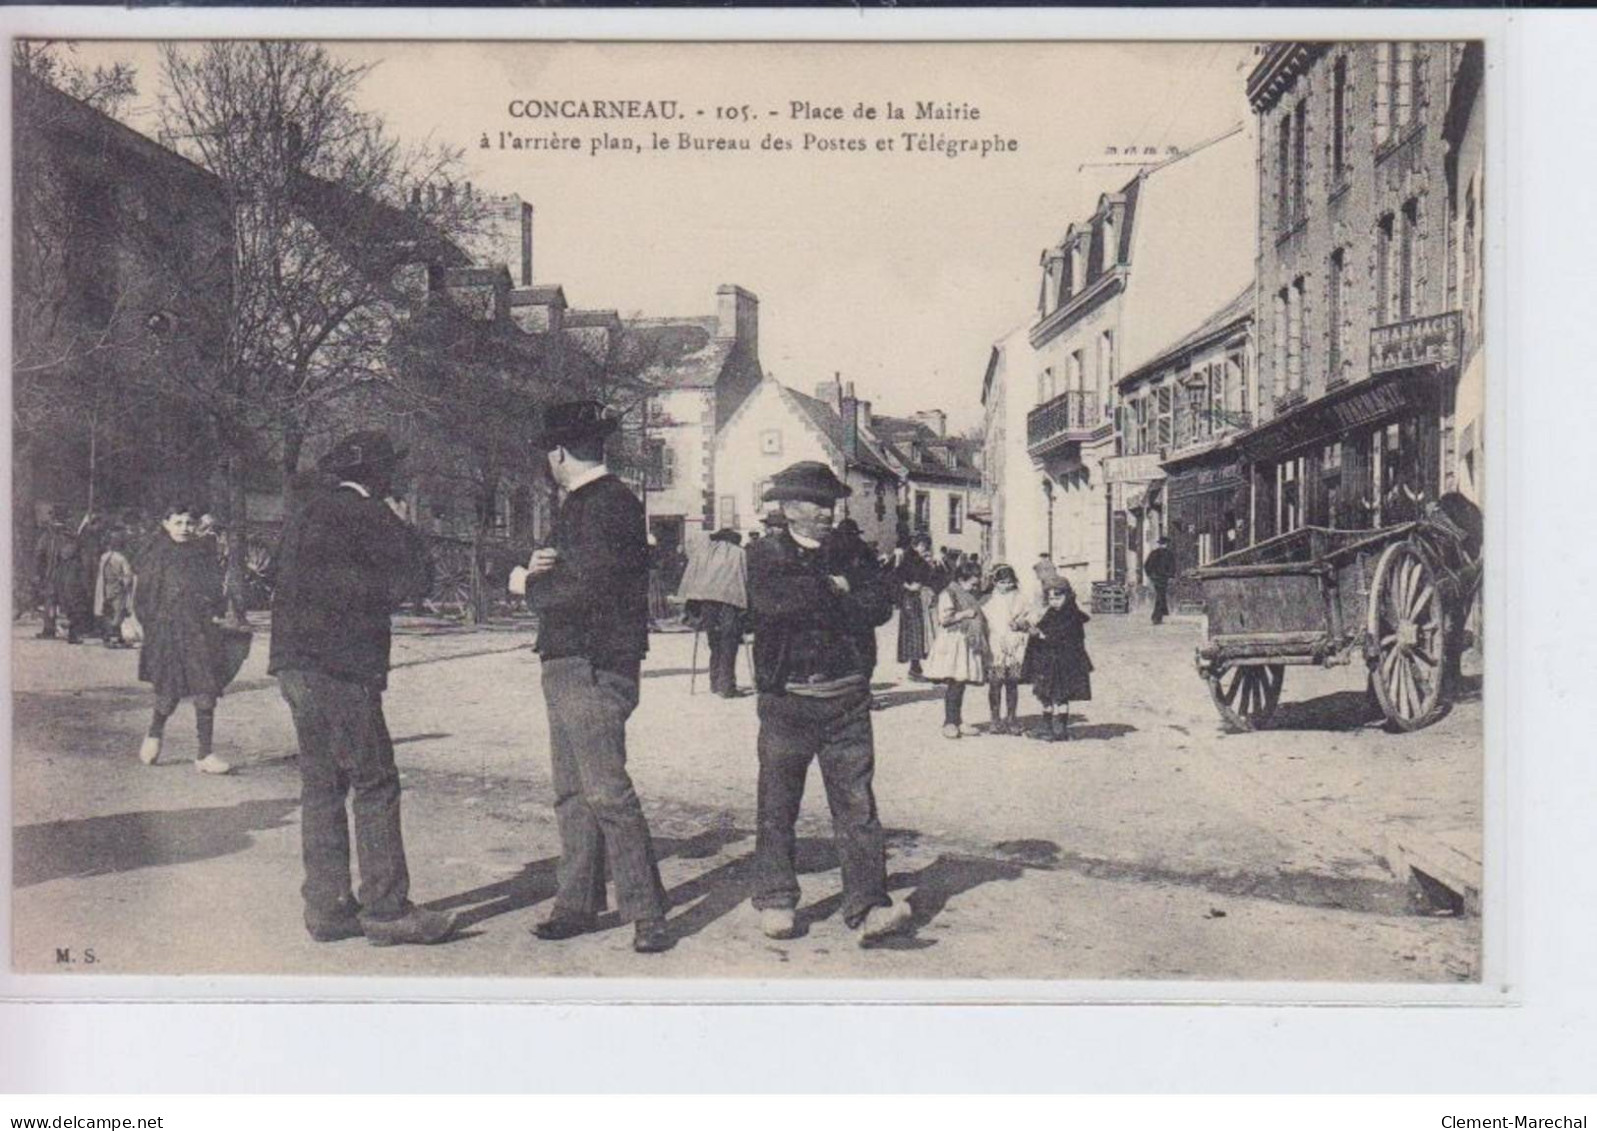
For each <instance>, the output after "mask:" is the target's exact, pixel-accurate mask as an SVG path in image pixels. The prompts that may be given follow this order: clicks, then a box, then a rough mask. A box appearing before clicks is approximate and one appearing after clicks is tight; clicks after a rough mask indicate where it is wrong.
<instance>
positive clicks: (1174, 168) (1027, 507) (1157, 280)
mask: <svg viewBox="0 0 1597 1131" xmlns="http://www.w3.org/2000/svg"><path fill="white" fill-rule="evenodd" d="M1247 129H1248V127H1245V126H1238V127H1237V128H1236V129H1234V130H1232V131H1230V132H1229V133H1226V134H1223V135H1221V136H1220V137H1218V138H1215V139H1213V140H1212V141H1209V142H1205V143H1204V144H1203V145H1200V146H1197V147H1196V148H1194V149H1192V150H1190V151H1188V152H1186V153H1183V154H1180V155H1178V156H1176V157H1172V158H1170V159H1169V160H1167V161H1164V162H1161V163H1160V164H1157V165H1153V166H1150V167H1149V168H1146V169H1143V170H1141V171H1140V172H1139V173H1138V174H1137V175H1136V176H1135V177H1133V178H1132V179H1131V180H1130V181H1128V182H1127V183H1126V184H1125V185H1124V186H1123V187H1122V188H1121V189H1120V191H1118V192H1113V193H1105V194H1104V195H1103V196H1101V197H1100V198H1099V201H1098V205H1097V208H1096V209H1095V210H1094V212H1093V214H1092V215H1091V216H1089V217H1086V218H1084V219H1082V220H1079V221H1077V222H1075V223H1072V224H1071V225H1070V226H1069V228H1068V230H1067V231H1066V233H1065V236H1064V238H1063V239H1062V240H1061V241H1060V242H1059V243H1058V244H1056V245H1054V246H1053V247H1050V248H1048V249H1047V250H1046V251H1044V253H1043V256H1042V262H1041V267H1042V282H1041V287H1040V292H1039V295H1038V307H1037V317H1036V320H1035V321H1034V322H1033V323H1032V325H1031V327H1030V329H1029V330H1028V331H1027V333H1026V334H1025V336H1024V342H1025V343H1026V344H1029V346H1030V347H1031V351H1032V352H1031V354H1030V357H1029V359H1028V357H1027V354H1026V350H1025V348H1024V345H1023V344H1022V341H1021V336H1020V335H1018V334H1012V335H1010V336H1009V337H1007V338H1005V339H1004V340H1003V341H1001V342H1000V343H998V344H997V345H995V349H994V354H993V356H992V358H990V361H989V365H988V373H987V375H986V377H985V378H984V384H985V385H987V386H988V387H989V389H988V394H987V398H986V399H987V401H988V402H995V401H996V398H995V397H994V395H993V393H992V389H991V387H992V386H993V385H994V383H995V382H998V383H999V385H1000V390H1001V394H1002V400H1003V402H1004V405H1005V408H1004V420H1003V422H1002V428H1001V429H998V430H999V431H1001V432H1002V434H1003V437H1004V457H1003V464H1004V466H1003V471H1002V476H1003V481H1004V486H1003V494H1004V499H1003V501H1002V503H999V502H997V501H996V500H995V503H994V506H995V509H996V508H997V507H999V506H1002V507H1003V509H1004V511H1005V523H1004V530H1003V539H1002V550H1001V551H1000V552H1001V553H1003V554H1004V555H1005V556H1007V557H1009V558H1010V559H1012V560H1014V561H1016V562H1030V561H1034V560H1035V558H1036V556H1037V555H1038V554H1039V553H1047V554H1048V555H1049V556H1050V557H1051V558H1052V559H1053V560H1054V562H1055V564H1056V566H1057V567H1058V568H1059V570H1060V572H1062V573H1063V574H1064V575H1065V576H1066V577H1068V578H1069V579H1070V580H1071V581H1072V582H1073V583H1074V584H1075V585H1076V587H1077V588H1078V590H1081V591H1082V592H1083V593H1085V592H1086V590H1087V587H1089V586H1090V584H1091V583H1092V582H1094V581H1102V580H1124V579H1125V576H1126V542H1127V530H1126V528H1125V522H1124V518H1123V516H1124V514H1125V511H1124V509H1123V508H1122V509H1120V510H1118V511H1117V509H1116V508H1115V506H1114V505H1113V504H1114V500H1113V497H1112V492H1111V491H1110V490H1109V487H1110V486H1111V485H1110V484H1107V483H1106V481H1105V472H1104V461H1105V460H1106V459H1111V458H1113V457H1114V456H1115V455H1116V452H1117V436H1116V429H1115V419H1116V411H1117V410H1118V408H1119V404H1118V397H1117V393H1116V385H1117V382H1118V380H1119V377H1120V375H1121V374H1122V373H1123V372H1127V371H1129V370H1131V369H1134V368H1136V367H1138V366H1140V365H1142V364H1143V363H1144V362H1146V361H1148V360H1149V359H1151V358H1153V357H1155V356H1157V355H1158V353H1159V352H1160V351H1161V350H1162V349H1164V348H1167V347H1168V346H1169V345H1170V343H1171V342H1173V341H1175V340H1176V339H1177V338H1179V337H1180V336H1181V335H1182V334H1184V333H1187V332H1189V331H1190V330H1191V328H1192V327H1193V326H1195V325H1197V324H1198V323H1199V322H1201V321H1202V320H1203V319H1204V318H1205V317H1207V316H1208V315H1209V314H1211V313H1212V312H1213V311H1214V310H1216V309H1217V308H1219V307H1220V306H1221V305H1222V304H1223V303H1225V302H1226V301H1227V300H1228V299H1230V298H1232V297H1233V296H1235V295H1236V294H1237V293H1238V292H1239V291H1241V290H1242V289H1243V288H1244V287H1246V286H1247V285H1248V283H1249V281H1250V280H1251V279H1252V275H1253V269H1254V254H1255V242H1254V241H1255V232H1254V229H1255V217H1256V211H1257V210H1256V205H1255V201H1256V199H1257V185H1256V176H1255V170H1254V147H1253V142H1252V139H1251V137H1250V136H1249V135H1248V133H1247ZM1028 360H1029V363H1030V364H1029V367H1028V365H1027V364H1026V362H1027V361H1028ZM1028 368H1029V369H1030V372H1029V373H1027V369H1028ZM1026 401H1029V402H1030V403H1029V406H1027V411H1025V413H1024V426H1023V428H1019V427H1017V424H1018V422H1019V416H1020V412H1021V406H1022V404H1024V403H1025V402H1026ZM991 416H992V410H991V409H989V418H990V419H989V429H988V432H989V435H990V436H991V435H992V434H993V433H994V431H995V428H994V424H995V423H996V422H995V421H994V420H992V419H991ZM1022 432H1023V434H1024V435H1023V438H1024V450H1025V455H1026V458H1025V459H1024V460H1021V459H1018V458H1016V457H1017V455H1018V452H1017V451H1016V440H1017V437H1018V435H1019V434H1020V433H1022ZM989 455H990V456H991V453H989ZM1117 514H1119V515H1120V516H1122V517H1121V518H1120V519H1119V520H1118V521H1117V520H1116V518H1115V516H1116V515H1117Z"/></svg>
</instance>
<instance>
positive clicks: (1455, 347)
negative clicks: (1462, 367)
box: [1370, 310, 1464, 374]
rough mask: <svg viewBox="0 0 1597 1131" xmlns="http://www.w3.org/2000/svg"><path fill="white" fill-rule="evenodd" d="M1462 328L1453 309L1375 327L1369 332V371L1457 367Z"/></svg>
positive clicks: (1382, 371)
mask: <svg viewBox="0 0 1597 1131" xmlns="http://www.w3.org/2000/svg"><path fill="white" fill-rule="evenodd" d="M1463 327H1464V322H1463V319H1462V317H1460V315H1459V312H1458V311H1456V310H1449V311H1448V312H1447V313H1445V314H1430V315H1427V316H1425V317H1423V318H1410V319H1409V320H1408V321H1406V322H1394V323H1392V324H1391V325H1390V326H1377V327H1375V329H1373V330H1371V331H1370V372H1371V373H1372V374H1375V373H1390V372H1392V371H1394V370H1398V369H1413V368H1414V367H1416V366H1420V365H1440V366H1444V367H1445V366H1449V365H1457V364H1458V358H1459V352H1460V348H1459V347H1460V342H1461V341H1462V339H1463Z"/></svg>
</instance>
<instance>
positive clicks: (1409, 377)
mask: <svg viewBox="0 0 1597 1131" xmlns="http://www.w3.org/2000/svg"><path fill="white" fill-rule="evenodd" d="M1442 372H1443V369H1442V368H1441V367H1439V366H1430V365H1427V366H1417V367H1415V368H1412V369H1401V370H1396V371H1393V372H1390V373H1382V374H1379V375H1377V376H1375V377H1370V378H1367V379H1366V380H1363V381H1357V382H1355V383H1353V384H1351V385H1346V386H1343V387H1342V388H1340V389H1336V390H1333V391H1332V392H1329V393H1327V394H1325V396H1323V397H1316V398H1315V399H1314V400H1312V401H1307V402H1305V403H1303V404H1300V405H1297V406H1296V407H1293V408H1290V409H1288V410H1287V411H1286V412H1284V413H1282V414H1281V415H1279V416H1277V417H1276V418H1275V419H1274V420H1271V421H1269V422H1268V423H1265V424H1261V425H1260V426H1259V427H1257V428H1255V429H1253V431H1251V432H1244V433H1242V434H1241V435H1239V436H1238V437H1237V439H1236V447H1237V450H1238V451H1240V452H1241V453H1242V454H1243V455H1244V456H1245V457H1246V458H1247V459H1250V460H1273V459H1275V458H1277V457H1278V456H1281V455H1284V454H1286V453H1287V452H1291V451H1295V450H1297V449H1299V448H1306V447H1310V446H1312V445H1314V444H1326V443H1330V442H1331V441H1332V440H1335V439H1338V438H1340V437H1341V436H1343V435H1344V434H1346V433H1348V432H1350V431H1352V430H1354V429H1360V428H1373V427H1375V426H1376V425H1378V424H1383V423H1386V422H1387V421H1389V420H1392V419H1394V418H1395V417H1398V416H1402V415H1404V414H1406V413H1409V412H1415V411H1424V410H1434V408H1435V394H1436V385H1437V378H1438V377H1439V375H1440V374H1441V373H1442Z"/></svg>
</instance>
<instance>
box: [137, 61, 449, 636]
mask: <svg viewBox="0 0 1597 1131" xmlns="http://www.w3.org/2000/svg"><path fill="white" fill-rule="evenodd" d="M162 69H163V76H164V80H165V89H164V91H163V94H162V97H161V102H160V121H161V132H162V138H163V140H164V141H165V142H166V143H167V144H168V145H170V146H172V147H173V148H175V149H177V150H178V151H179V152H182V153H184V154H185V155H187V156H189V157H190V158H191V159H192V160H194V161H195V162H196V163H197V164H199V165H200V166H202V167H203V168H205V169H207V170H208V171H210V172H211V173H212V174H214V175H215V177H216V178H217V179H218V181H219V183H220V188H221V192H222V193H223V195H224V197H225V200H226V206H227V211H228V214H229V218H230V229H231V230H230V237H231V247H230V249H229V254H228V257H227V262H226V267H225V275H226V278H225V280H224V281H223V284H224V286H225V294H226V296H227V301H226V305H225V310H224V311H223V313H222V322H223V324H222V325H221V326H220V327H218V330H219V333H218V338H219V340H220V341H221V343H222V347H221V349H220V351H219V354H218V356H216V357H215V358H214V359H213V360H212V363H211V364H210V366H209V368H208V371H207V372H206V373H204V374H203V377H202V379H201V380H199V381H197V382H195V387H193V388H190V389H188V390H186V392H188V393H189V394H191V395H193V396H195V397H196V398H197V400H198V401H199V402H200V403H201V404H202V405H203V407H204V409H205V411H206V413H207V415H208V417H209V418H210V420H211V422H212V425H213V427H214V429H215V431H216V436H217V441H218V447H219V450H220V452H221V453H222V459H223V472H224V477H225V480H226V483H227V489H228V506H227V508H226V509H227V514H228V520H229V523H230V525H231V526H232V527H233V528H234V529H236V530H239V531H242V530H243V529H244V528H245V523H246V520H247V495H246V483H247V476H248V472H249V470H250V468H251V467H253V466H257V465H259V464H261V463H263V462H264V461H265V460H267V459H269V458H271V457H272V456H274V455H275V457H276V458H277V460H278V463H279V467H280V471H281V474H282V479H283V483H284V486H285V489H286V488H287V484H288V482H289V480H290V479H291V478H292V476H293V475H294V473H295V471H296V470H297V469H298V466H299V460H300V456H301V453H302V450H303V447H304V445H305V442H306V440H307V439H308V438H310V437H311V436H312V435H313V433H314V432H315V431H316V428H317V424H318V421H320V420H323V419H326V418H328V416H329V414H328V413H327V412H326V411H325V410H326V408H327V406H328V405H329V404H330V403H332V402H334V401H336V400H337V399H338V398H339V397H341V396H343V395H344V394H345V393H347V392H348V391H349V390H350V389H352V388H355V387H358V386H360V385H362V384H364V383H368V382H379V381H383V380H385V379H386V371H385V368H384V365H385V360H386V350H387V346H388V342H389V340H390V339H391V338H392V336H393V333H394V330H395V328H396V326H397V325H398V323H399V322H400V320H401V319H402V318H403V317H404V316H405V312H406V311H407V309H408V307H409V306H410V304H411V303H412V302H413V301H414V300H415V298H417V297H418V296H419V295H421V294H424V293H425V290H426V284H425V279H426V271H427V265H429V264H439V263H448V262H463V261H464V255H463V253H461V252H460V251H459V249H458V244H457V243H456V242H455V241H457V240H458V239H460V238H463V237H464V236H465V235H466V234H468V233H469V231H470V230H471V228H472V226H473V225H474V223H475V222H476V210H477V208H478V205H477V202H476V200H475V198H474V197H473V196H472V195H471V194H470V193H468V192H464V191H461V192H456V191H453V190H452V186H453V184H454V183H455V182H456V180H457V179H458V178H457V176H456V174H457V172H458V170H459V168H460V165H459V154H458V153H457V152H455V151H451V150H446V149H438V148H431V147H421V148H407V147H405V146H404V145H402V144H401V143H400V142H399V141H398V140H397V139H395V138H394V137H392V136H391V135H390V134H388V133H387V132H386V131H385V129H384V126H383V123H382V121H381V120H380V119H378V118H377V117H376V116H374V115H372V114H369V113H367V112H365V111H363V110H361V109H360V108H359V106H358V105H357V102H356V94H357V91H358V89H359V87H360V84H361V81H362V79H363V78H364V77H365V75H366V74H367V71H368V69H369V68H367V67H363V66H355V65H352V64H349V63H346V62H343V61H341V60H339V59H337V58H336V57H335V56H333V55H331V54H329V53H328V52H327V51H326V50H325V49H324V48H322V47H320V46H317V45H315V44H311V43H305V42H235V41H228V42H211V43H205V44H200V45H187V44H171V45H167V46H165V47H163V49H162ZM440 186H442V187H443V191H439V189H440ZM231 550H232V552H231V553H230V557H229V562H228V574H229V580H230V586H229V588H230V590H231V591H232V592H234V593H239V592H241V591H242V584H241V583H242V579H243V571H244V561H245V553H246V547H245V540H244V539H243V538H234V539H232V540H231ZM234 612H235V615H241V612H242V611H241V610H240V609H237V608H235V609H234Z"/></svg>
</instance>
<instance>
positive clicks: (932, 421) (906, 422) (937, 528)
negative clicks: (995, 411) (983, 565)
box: [859, 401, 990, 560]
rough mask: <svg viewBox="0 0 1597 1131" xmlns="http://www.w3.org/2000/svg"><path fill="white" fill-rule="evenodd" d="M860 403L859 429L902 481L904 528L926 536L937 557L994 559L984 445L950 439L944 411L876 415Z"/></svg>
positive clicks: (900, 496) (900, 501) (900, 499)
mask: <svg viewBox="0 0 1597 1131" xmlns="http://www.w3.org/2000/svg"><path fill="white" fill-rule="evenodd" d="M859 403H860V405H861V406H862V408H861V410H860V417H859V420H860V425H861V427H863V428H864V429H865V430H866V432H867V433H868V434H869V435H870V437H871V438H872V439H873V440H875V441H876V447H877V449H878V450H879V451H880V452H881V454H882V455H883V456H884V457H885V458H886V460H887V463H888V465H889V466H890V467H892V469H893V471H894V472H896V473H897V475H898V478H899V488H898V513H899V519H900V527H901V528H902V529H905V530H907V531H909V532H910V533H911V534H925V535H926V536H927V537H928V538H930V539H931V540H932V552H933V553H934V554H936V555H938V556H941V555H942V554H943V553H944V552H945V551H950V550H953V551H958V552H959V553H961V554H965V555H977V556H981V557H983V558H984V559H987V560H990V557H989V551H988V546H987V543H988V542H989V541H990V539H989V537H988V535H987V524H988V522H990V514H989V506H988V502H987V493H986V490H985V488H984V483H983V478H982V466H981V465H982V462H983V459H984V455H983V451H982V443H981V441H979V440H973V439H967V438H966V437H963V436H950V435H949V434H948V417H947V415H946V414H945V413H944V412H943V411H942V410H941V409H931V410H928V411H925V412H917V413H915V414H914V416H911V417H897V416H877V415H875V414H873V413H872V412H871V406H870V404H869V402H863V401H862V402H859Z"/></svg>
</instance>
